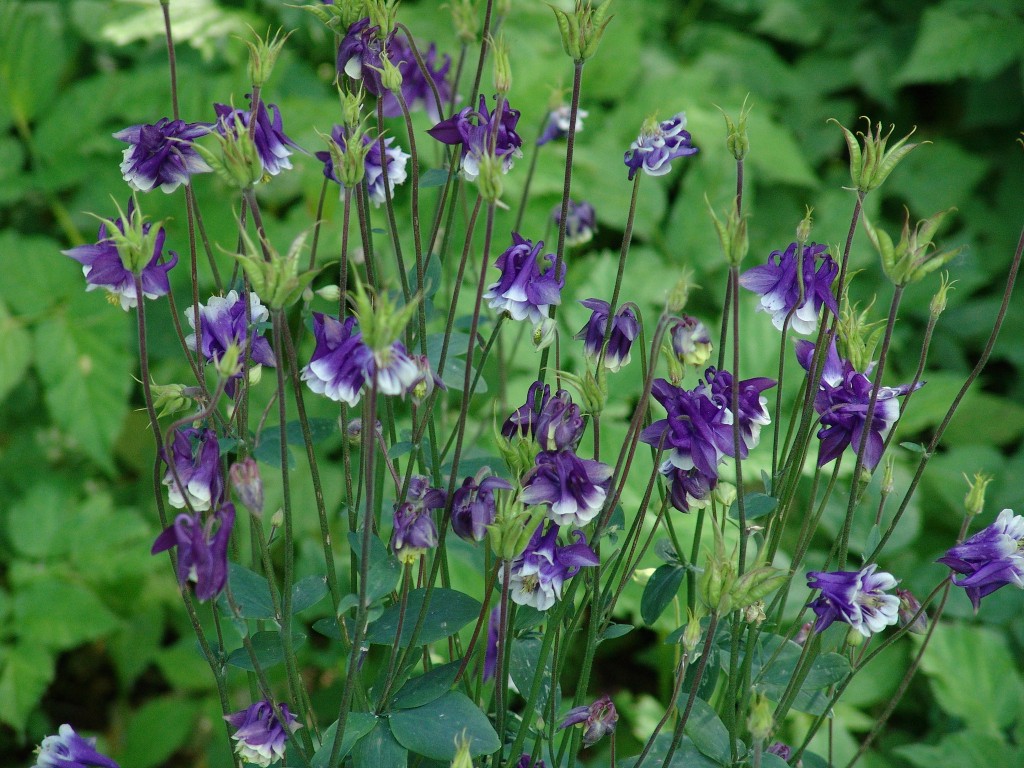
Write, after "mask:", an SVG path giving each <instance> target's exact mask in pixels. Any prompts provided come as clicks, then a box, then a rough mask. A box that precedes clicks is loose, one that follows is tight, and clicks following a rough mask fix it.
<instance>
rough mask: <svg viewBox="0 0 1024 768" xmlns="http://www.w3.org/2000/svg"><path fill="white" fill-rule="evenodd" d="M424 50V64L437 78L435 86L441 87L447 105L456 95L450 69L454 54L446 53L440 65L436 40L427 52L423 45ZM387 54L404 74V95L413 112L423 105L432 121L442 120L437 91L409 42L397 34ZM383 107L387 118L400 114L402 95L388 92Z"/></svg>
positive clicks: (383, 98) (431, 76)
mask: <svg viewBox="0 0 1024 768" xmlns="http://www.w3.org/2000/svg"><path fill="white" fill-rule="evenodd" d="M420 53H421V56H422V58H423V65H424V67H425V68H426V70H427V73H428V74H429V77H430V80H432V81H433V83H434V87H435V88H437V95H438V97H439V98H440V100H441V105H442V107H443V106H444V105H446V104H448V103H449V102H450V101H451V98H452V89H451V85H449V83H448V70H449V69H450V68H451V65H452V59H451V56H449V55H447V54H445V55H444V57H443V58H442V59H441V62H440V64H438V55H437V46H435V45H434V44H433V43H431V44H430V47H428V48H427V50H426V52H425V53H424V52H423V49H422V48H421V49H420ZM387 56H388V59H389V60H390V61H391V63H392V64H394V65H395V66H396V67H398V71H399V72H400V73H401V74H402V98H403V99H405V104H406V106H407V107H408V109H409V111H410V112H412V111H414V110H415V109H417V108H418V107H422V108H423V109H424V110H425V111H426V113H427V117H429V118H430V119H431V121H432V122H434V123H437V122H438V121H440V119H441V114H440V113H439V112H438V111H437V100H436V99H435V98H434V90H433V89H432V88H431V87H430V80H428V79H427V77H425V76H424V72H423V70H421V69H420V67H419V65H418V64H417V63H416V56H415V55H414V54H413V52H412V48H411V47H410V46H409V44H408V43H407V42H406V41H405V40H404V39H402V38H401V37H395V38H394V39H392V41H391V44H390V46H389V47H388V49H387ZM381 108H382V109H383V111H384V117H399V116H400V115H401V114H402V105H401V104H399V102H398V97H396V96H395V94H393V93H392V92H391V91H386V92H385V93H384V95H383V96H381Z"/></svg>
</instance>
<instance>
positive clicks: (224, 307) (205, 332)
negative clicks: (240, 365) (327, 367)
mask: <svg viewBox="0 0 1024 768" xmlns="http://www.w3.org/2000/svg"><path fill="white" fill-rule="evenodd" d="M248 297H249V308H248V309H249V314H248V317H247V316H246V302H245V299H244V298H242V297H241V296H239V295H238V291H228V294H227V295H226V296H211V297H210V300H209V301H208V302H206V304H205V305H204V304H200V305H199V323H198V325H199V326H201V329H202V341H201V342H200V343H199V351H200V353H201V354H202V356H203V358H204V359H206V360H208V361H210V362H212V363H214V364H216V363H217V362H218V361H219V360H220V358H221V357H222V356H223V354H224V353H225V352H226V351H227V349H228V347H229V346H231V345H235V346H237V347H239V348H240V349H242V350H244V349H245V347H246V343H247V342H248V339H249V332H248V328H249V323H250V322H251V323H252V325H253V326H255V325H256V324H258V323H265V322H267V321H268V320H269V319H270V312H269V311H267V308H266V307H264V306H263V304H262V303H261V302H260V299H259V296H257V295H256V294H255V293H253V292H250V293H249V294H248ZM185 320H186V321H187V322H188V324H189V327H190V328H191V329H192V330H193V331H195V330H196V325H197V323H196V316H195V308H194V307H187V308H186V309H185ZM185 345H186V346H187V347H188V348H189V349H191V350H192V351H195V350H196V334H195V333H194V332H193V333H190V334H189V335H188V336H186V337H185ZM249 359H250V361H251V362H252V364H254V365H267V366H270V367H271V368H273V367H274V366H275V365H276V360H275V358H274V351H273V350H272V349H271V348H270V342H268V341H267V340H266V339H265V338H263V332H262V331H256V333H255V334H253V338H252V347H251V349H250V352H249ZM241 375H242V373H241V371H239V373H238V374H237V375H236V377H235V378H240V377H241ZM229 384H230V386H231V388H232V389H233V382H230V383H229ZM232 389H229V390H228V394H229V395H230V394H233V392H232Z"/></svg>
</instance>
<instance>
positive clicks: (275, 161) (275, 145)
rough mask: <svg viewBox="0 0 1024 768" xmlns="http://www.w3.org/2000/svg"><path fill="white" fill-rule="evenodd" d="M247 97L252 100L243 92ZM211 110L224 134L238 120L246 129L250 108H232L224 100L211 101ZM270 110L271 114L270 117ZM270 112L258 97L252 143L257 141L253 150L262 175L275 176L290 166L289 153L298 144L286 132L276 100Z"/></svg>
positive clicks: (234, 128) (249, 118) (218, 127)
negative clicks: (216, 102)
mask: <svg viewBox="0 0 1024 768" xmlns="http://www.w3.org/2000/svg"><path fill="white" fill-rule="evenodd" d="M246 98H247V99H249V101H250V102H251V101H252V94H246ZM213 108H214V111H216V113H217V124H216V127H217V131H218V132H219V133H220V134H221V135H222V136H226V135H228V134H229V133H233V132H234V131H235V130H236V122H235V121H236V120H238V121H239V122H240V123H241V125H242V126H243V127H244V129H245V130H249V121H250V120H251V118H252V110H251V109H235V108H234V107H231V106H229V105H227V104H214V105H213ZM270 112H273V113H274V117H273V118H271V117H270ZM270 112H268V111H267V105H266V104H265V103H264V102H263V100H262V99H261V100H260V103H259V108H258V109H257V110H256V130H255V132H254V133H253V143H254V144H255V145H256V154H257V156H258V157H259V159H260V164H261V165H262V166H263V173H264V175H265V176H277V174H279V173H280V172H281V171H283V170H285V169H287V168H291V167H292V161H291V160H289V159H288V158H289V157H291V155H292V150H293V149H298V148H299V145H298V144H296V143H295V142H294V141H292V140H291V139H290V138H288V137H287V136H286V135H285V132H284V123H283V122H282V120H281V110H279V109H278V108H277V105H276V104H271V105H270Z"/></svg>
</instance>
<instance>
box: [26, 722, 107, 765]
mask: <svg viewBox="0 0 1024 768" xmlns="http://www.w3.org/2000/svg"><path fill="white" fill-rule="evenodd" d="M35 768H118V765H117V763H115V762H114V761H113V760H111V759H110V758H109V757H107V756H106V755H103V754H100V753H99V752H97V751H96V739H93V738H88V739H87V738H85V737H84V736H79V735H78V734H77V733H75V729H74V728H72V727H71V726H70V725H68V724H67V723H65V724H64V725H62V726H61V727H60V729H59V730H58V731H57V735H56V736H47V737H46V738H45V739H43V742H42V744H40V745H39V746H38V747H37V748H36V764H35Z"/></svg>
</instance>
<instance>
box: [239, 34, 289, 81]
mask: <svg viewBox="0 0 1024 768" xmlns="http://www.w3.org/2000/svg"><path fill="white" fill-rule="evenodd" d="M290 34H291V32H288V33H287V34H285V35H284V36H282V35H281V30H278V31H277V32H275V33H274V37H273V38H271V37H270V35H269V32H268V34H267V39H266V40H263V39H261V38H259V37H257V38H256V42H253V41H251V40H246V41H245V44H246V45H247V46H249V80H250V82H252V84H253V86H255V87H256V88H262V87H263V86H264V85H265V84H266V82H267V81H268V80H269V79H270V73H271V72H273V71H274V64H276V63H277V57H278V56H279V55H280V53H281V49H282V48H283V47H284V43H285V40H287V39H288V35H290Z"/></svg>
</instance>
